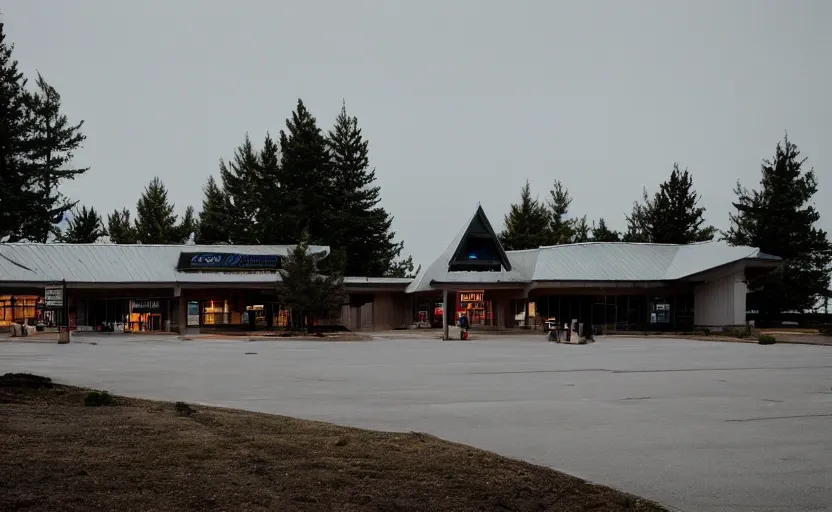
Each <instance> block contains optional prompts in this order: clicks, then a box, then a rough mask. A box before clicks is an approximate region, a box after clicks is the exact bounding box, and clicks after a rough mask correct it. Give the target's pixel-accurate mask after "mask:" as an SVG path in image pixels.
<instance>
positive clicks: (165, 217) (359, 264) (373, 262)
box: [0, 23, 414, 276]
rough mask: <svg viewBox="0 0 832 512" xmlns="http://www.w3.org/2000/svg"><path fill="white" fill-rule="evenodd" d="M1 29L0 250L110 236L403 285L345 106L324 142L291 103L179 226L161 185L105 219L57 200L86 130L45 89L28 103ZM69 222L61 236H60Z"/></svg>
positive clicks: (227, 164)
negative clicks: (283, 250) (224, 251)
mask: <svg viewBox="0 0 832 512" xmlns="http://www.w3.org/2000/svg"><path fill="white" fill-rule="evenodd" d="M5 37H6V36H5V32H4V26H3V24H2V23H0V116H1V117H0V241H7V242H15V241H22V240H26V241H33V242H41V243H42V242H46V241H48V240H54V241H58V242H74V243H92V242H96V241H98V240H99V239H100V238H101V237H104V236H108V237H109V239H110V240H111V241H112V242H114V243H121V244H134V243H143V244H179V243H184V242H186V241H188V240H193V241H194V242H195V243H200V244H296V243H298V242H300V241H301V240H303V241H305V242H307V243H310V244H320V245H328V246H330V247H331V249H332V255H331V257H330V258H327V260H326V265H327V266H328V268H327V270H337V271H338V272H339V273H342V274H346V275H353V276H405V275H412V274H413V272H414V268H413V260H412V258H410V257H407V258H404V259H400V256H401V253H402V250H403V242H401V241H396V234H395V232H393V230H392V228H391V226H392V221H393V217H392V216H391V215H390V214H389V213H388V212H387V211H386V210H385V209H384V208H383V207H382V206H381V205H380V201H381V190H380V187H379V186H378V185H377V184H376V178H375V170H374V169H372V168H371V167H370V161H369V151H368V141H367V140H366V139H365V138H364V136H363V134H362V132H361V129H360V127H359V125H358V120H357V118H356V117H354V116H350V115H348V114H347V111H346V106H343V107H342V109H341V112H340V114H339V115H338V117H337V119H336V121H335V125H334V126H333V127H332V129H331V130H329V131H328V132H327V133H323V132H322V130H321V129H320V128H319V127H318V124H317V121H316V119H315V117H314V116H313V115H312V114H311V113H310V112H309V110H308V109H307V108H306V106H305V105H304V103H303V101H301V100H298V103H297V107H296V109H295V110H294V112H293V113H292V115H291V117H290V118H289V119H287V120H286V127H285V129H283V130H281V131H280V136H279V138H278V139H277V140H275V139H273V138H272V137H271V136H270V135H269V134H268V133H267V134H266V136H265V138H264V140H263V143H262V145H261V146H260V147H255V145H254V144H253V143H252V141H251V140H250V139H249V137H248V135H246V137H245V140H244V141H243V143H242V144H241V145H240V146H239V147H238V148H237V149H236V151H235V152H234V155H233V157H232V158H231V159H230V160H228V161H224V160H220V164H219V175H220V179H219V180H218V181H217V180H215V179H214V178H213V177H209V178H208V180H207V182H206V183H205V186H204V187H203V191H204V199H203V204H202V210H201V211H200V212H199V213H198V214H197V213H196V212H195V210H194V208H193V207H191V206H188V207H187V209H186V210H185V213H184V215H183V216H182V217H181V218H180V217H179V216H177V215H176V214H175V213H174V212H175V205H174V204H173V202H172V201H171V200H170V198H169V197H168V191H167V189H166V187H165V185H164V183H163V182H162V180H161V179H160V178H158V177H156V178H154V179H153V180H152V181H151V182H150V183H149V184H148V185H147V187H145V190H144V191H143V193H142V194H141V196H140V197H139V198H138V201H137V203H136V207H135V217H132V215H131V211H130V209H128V208H123V209H121V210H116V211H113V212H112V213H110V214H109V215H107V216H106V218H104V217H102V215H101V213H100V212H99V211H98V210H96V208H95V207H94V206H89V205H83V206H81V205H78V203H77V201H71V200H69V199H68V198H66V197H64V196H63V195H62V194H61V193H60V185H61V183H62V182H63V181H65V180H67V179H73V178H74V177H75V176H77V175H80V174H83V173H84V172H86V171H87V169H86V168H84V169H73V168H71V166H70V163H71V160H72V156H73V152H74V151H75V150H77V149H78V148H79V147H80V146H81V143H82V142H83V141H84V140H85V137H84V135H83V134H82V133H81V127H82V125H83V122H80V123H77V124H72V123H70V122H69V121H68V120H67V118H66V116H65V115H63V114H61V112H60V110H61V109H60V96H59V95H58V93H57V92H56V91H55V89H54V88H52V87H51V86H49V85H48V84H47V83H46V81H45V80H44V79H43V78H42V77H40V76H39V77H38V81H37V91H34V92H32V91H29V90H28V89H27V82H26V79H25V78H24V76H23V74H22V73H20V72H19V71H18V65H17V62H16V61H15V60H14V59H13V58H12V52H13V49H14V47H13V45H11V44H8V43H7V42H6V39H5ZM67 212H71V216H70V218H69V220H68V223H67V227H66V229H65V230H64V231H63V232H61V231H60V230H59V229H58V228H57V226H56V225H57V224H58V223H59V222H60V221H61V220H62V219H63V218H64V215H65V213H67Z"/></svg>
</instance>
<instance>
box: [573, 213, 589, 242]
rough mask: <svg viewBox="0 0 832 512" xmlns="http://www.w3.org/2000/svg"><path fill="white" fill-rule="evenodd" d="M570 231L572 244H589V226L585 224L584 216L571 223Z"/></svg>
mask: <svg viewBox="0 0 832 512" xmlns="http://www.w3.org/2000/svg"><path fill="white" fill-rule="evenodd" d="M572 225H573V227H572V230H573V231H574V234H573V235H572V240H571V242H572V243H575V244H578V243H582V242H589V241H590V240H592V238H591V237H590V236H589V232H590V230H589V224H587V222H586V215H584V216H583V217H581V218H579V219H575V220H574V221H573V222H572Z"/></svg>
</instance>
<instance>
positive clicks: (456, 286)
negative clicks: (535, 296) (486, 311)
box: [430, 280, 529, 291]
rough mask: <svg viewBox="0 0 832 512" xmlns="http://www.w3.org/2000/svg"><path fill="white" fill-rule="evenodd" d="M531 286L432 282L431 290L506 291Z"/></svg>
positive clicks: (498, 283)
mask: <svg viewBox="0 0 832 512" xmlns="http://www.w3.org/2000/svg"><path fill="white" fill-rule="evenodd" d="M528 285H529V283H528V282H527V281H526V282H517V281H511V282H506V281H504V282H499V281H495V282H490V283H483V282H465V281H437V280H433V281H431V282H430V286H431V288H434V289H436V290H449V291H450V290H505V289H517V288H525V287H527V286H528Z"/></svg>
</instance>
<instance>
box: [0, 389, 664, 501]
mask: <svg viewBox="0 0 832 512" xmlns="http://www.w3.org/2000/svg"><path fill="white" fill-rule="evenodd" d="M88 391H89V390H83V389H79V388H73V387H67V386H60V385H54V384H52V383H51V381H49V379H44V378H41V377H33V376H25V375H6V376H4V377H0V510H27V511H33V510H39V511H56V510H67V511H90V510H119V511H128V510H143V511H149V510H154V511H181V510H200V511H205V510H207V511H212V510H217V511H219V510H229V511H247V510H281V511H295V510H298V511H300V510H303V511H305V510H309V511H316V512H317V511H326V510H338V511H358V510H368V511H394V510H395V511H411V510H426V511H444V510H450V511H466V512H468V511H476V510H481V511H508V510H515V511H526V510H535V511H542V510H557V511H586V510H592V511H601V512H604V511H642V512H646V511H651V512H652V511H661V510H664V509H663V508H661V507H659V506H657V505H654V504H652V503H650V502H647V501H645V500H641V499H639V498H637V497H634V496H630V495H628V494H625V493H622V492H619V491H616V490H613V489H610V488H608V487H603V486H599V485H594V484H592V483H589V482H586V481H583V480H580V479H578V478H575V477H572V476H569V475H565V474H563V473H559V472H557V471H553V470H550V469H546V468H542V467H538V466H533V465H531V464H526V463H523V462H519V461H515V460H510V459H507V458H504V457H500V456H497V455H495V454H493V453H488V452H484V451H481V450H476V449H473V448H470V447H468V446H463V445H458V444H453V443H448V442H445V441H442V440H440V439H437V438H435V437H431V436H428V435H424V434H418V433H382V432H371V431H366V430H358V429H352V428H345V427H338V426H335V425H330V424H326V423H318V422H312V421H302V420H297V419H292V418H286V417H279V416H271V415H267V414H258V413H251V412H245V411H238V410H231V409H219V408H209V407H201V406H194V405H188V404H184V403H182V402H178V403H176V404H172V403H165V402H152V401H146V400H135V399H130V398H123V397H113V399H112V402H111V403H110V404H109V405H101V406H85V405H84V403H85V398H87V393H88ZM99 398H100V396H99ZM88 402H89V400H88ZM103 402H104V403H106V402H107V400H104V401H103ZM96 403H101V401H100V400H99V401H98V402H96Z"/></svg>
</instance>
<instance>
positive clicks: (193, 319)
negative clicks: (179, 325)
mask: <svg viewBox="0 0 832 512" xmlns="http://www.w3.org/2000/svg"><path fill="white" fill-rule="evenodd" d="M188 327H199V302H197V301H195V300H192V301H189V302H188Z"/></svg>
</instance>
